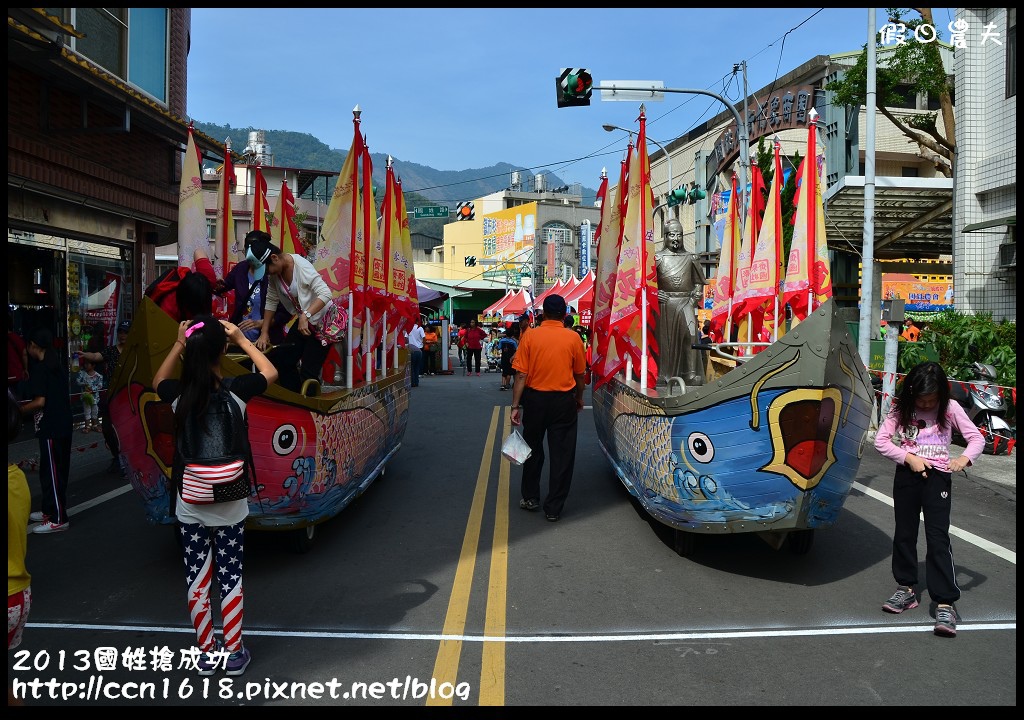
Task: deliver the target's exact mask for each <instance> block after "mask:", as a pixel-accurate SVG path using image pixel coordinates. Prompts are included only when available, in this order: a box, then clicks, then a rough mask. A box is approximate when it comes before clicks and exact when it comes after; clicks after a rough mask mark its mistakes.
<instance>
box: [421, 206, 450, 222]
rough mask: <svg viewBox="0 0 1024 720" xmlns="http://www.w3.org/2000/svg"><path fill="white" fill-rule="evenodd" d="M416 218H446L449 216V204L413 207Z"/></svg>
mask: <svg viewBox="0 0 1024 720" xmlns="http://www.w3.org/2000/svg"><path fill="white" fill-rule="evenodd" d="M413 213H414V215H415V217H416V219H419V218H446V217H448V206H447V205H423V206H422V207H418V208H413Z"/></svg>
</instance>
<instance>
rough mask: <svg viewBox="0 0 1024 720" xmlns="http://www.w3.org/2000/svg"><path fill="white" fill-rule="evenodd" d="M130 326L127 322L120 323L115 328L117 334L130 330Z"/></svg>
mask: <svg viewBox="0 0 1024 720" xmlns="http://www.w3.org/2000/svg"><path fill="white" fill-rule="evenodd" d="M131 326H132V325H131V323H129V322H128V321H127V320H125V321H124V322H123V323H121V324H120V325H118V326H117V331H118V332H119V333H126V332H128V330H129V329H130V328H131Z"/></svg>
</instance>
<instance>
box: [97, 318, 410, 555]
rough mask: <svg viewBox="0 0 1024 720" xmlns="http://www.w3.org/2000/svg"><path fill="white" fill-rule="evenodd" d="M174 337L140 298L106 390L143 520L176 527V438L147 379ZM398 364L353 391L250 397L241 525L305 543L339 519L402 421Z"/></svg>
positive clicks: (229, 369) (403, 395) (395, 442)
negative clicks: (251, 480)
mask: <svg viewBox="0 0 1024 720" xmlns="http://www.w3.org/2000/svg"><path fill="white" fill-rule="evenodd" d="M176 333H177V324H176V323H175V322H174V321H173V320H172V319H171V318H170V317H169V316H168V315H167V314H166V313H164V312H163V311H162V310H160V308H159V307H157V306H156V305H155V304H154V303H153V302H152V301H151V300H149V299H148V298H145V299H144V300H143V302H142V304H141V305H140V306H139V312H138V313H137V315H136V319H135V322H133V323H132V327H131V330H130V331H129V335H128V341H127V343H126V347H125V350H124V352H123V353H122V355H121V360H120V363H119V365H118V369H117V372H116V373H115V376H114V378H113V379H112V381H111V386H110V390H109V393H110V413H111V419H112V422H113V425H114V428H115V431H116V433H117V437H118V442H119V445H120V459H121V465H122V468H123V470H124V471H125V472H126V474H127V477H128V479H129V481H130V483H131V485H132V487H133V489H134V490H135V492H136V494H137V495H138V496H139V498H140V499H141V501H142V504H143V507H144V509H145V513H146V516H147V518H148V519H149V520H150V521H151V522H153V523H157V524H171V523H174V522H175V518H174V516H173V515H172V512H171V495H172V490H171V487H172V486H171V479H170V475H171V473H170V468H171V464H172V462H173V455H174V436H173V415H172V410H171V406H170V403H166V402H163V401H161V400H160V398H159V397H158V396H157V394H156V390H155V388H154V387H153V386H152V379H153V377H154V375H155V372H156V370H157V368H159V366H160V363H161V362H162V361H163V358H164V357H166V355H167V353H168V352H169V351H170V349H171V346H172V345H173V343H174V340H175V338H176ZM236 357H237V356H236ZM238 359H241V358H240V357H239V358H238ZM399 359H400V362H399V365H398V367H397V368H391V369H389V371H388V373H387V374H386V375H384V376H383V377H380V378H378V379H377V380H376V381H374V382H370V383H365V384H363V385H359V386H356V387H353V388H351V389H346V388H333V389H332V388H327V387H325V388H323V391H322V392H321V393H319V394H317V395H315V396H314V397H305V396H303V395H301V394H299V393H294V392H291V391H289V390H286V389H284V388H282V387H280V386H279V385H277V384H273V385H271V386H270V387H269V388H268V389H267V391H266V393H264V394H263V395H260V396H257V397H255V398H253V399H252V400H250V401H249V403H248V404H247V407H246V415H247V418H248V424H249V440H250V445H251V447H252V454H253V463H254V465H255V476H256V482H255V489H254V492H253V494H252V495H250V497H249V516H248V518H247V520H246V527H247V528H250V529H258V530H296V531H301V532H302V533H305V534H306V535H309V536H310V537H311V534H312V527H313V526H315V525H318V524H319V523H322V522H324V521H326V520H329V519H331V518H333V517H334V516H336V515H337V514H338V513H340V512H341V511H342V510H343V509H344V508H345V507H346V506H348V505H349V504H350V503H351V502H352V501H353V500H354V499H355V498H357V497H359V495H361V494H362V493H363V492H365V491H366V489H367V488H368V487H369V486H370V485H371V484H372V483H373V481H374V480H375V479H376V478H378V477H380V476H381V475H382V474H383V472H384V469H385V466H386V464H387V462H388V461H389V460H390V459H391V458H392V457H393V456H394V455H395V453H396V452H398V450H399V449H400V448H401V445H402V438H403V436H404V434H405V429H406V425H407V422H408V410H409V393H410V387H411V385H410V376H409V372H408V355H407V354H406V352H405V351H404V350H402V351H400V355H399ZM221 370H222V373H223V374H224V376H225V377H233V376H237V375H241V374H243V373H246V372H249V370H248V369H247V368H246V367H244V366H242V365H241V364H239V362H237V361H236V359H235V357H232V356H230V355H226V356H225V357H224V359H223V360H222V366H221Z"/></svg>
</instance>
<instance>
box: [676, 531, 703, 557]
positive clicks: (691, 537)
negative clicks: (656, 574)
mask: <svg viewBox="0 0 1024 720" xmlns="http://www.w3.org/2000/svg"><path fill="white" fill-rule="evenodd" d="M672 549H673V550H675V551H676V554H677V555H679V556H680V557H690V556H691V555H693V553H694V552H696V550H697V533H691V532H686V531H685V530H678V529H676V530H675V531H674V532H673V534H672Z"/></svg>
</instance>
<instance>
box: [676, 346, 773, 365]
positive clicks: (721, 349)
mask: <svg viewBox="0 0 1024 720" xmlns="http://www.w3.org/2000/svg"><path fill="white" fill-rule="evenodd" d="M771 344H772V343H770V342H724V343H712V344H710V345H694V346H693V347H694V348H696V349H699V350H710V351H712V352H714V353H715V355H717V356H718V357H723V358H726V359H728V360H732V361H734V362H736V363H745V362H746V361H747V360H750V359H751V358H753V357H754V356H753V355H752V354H748V355H736V354H735V353H734V350H739V349H742V348H766V347H769V346H770V345H771Z"/></svg>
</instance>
